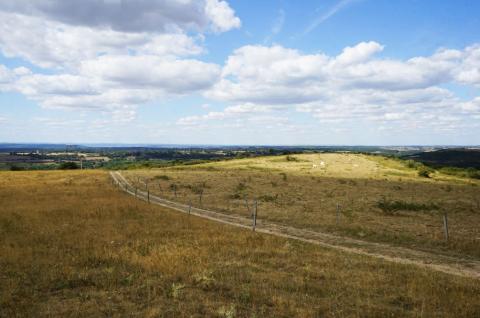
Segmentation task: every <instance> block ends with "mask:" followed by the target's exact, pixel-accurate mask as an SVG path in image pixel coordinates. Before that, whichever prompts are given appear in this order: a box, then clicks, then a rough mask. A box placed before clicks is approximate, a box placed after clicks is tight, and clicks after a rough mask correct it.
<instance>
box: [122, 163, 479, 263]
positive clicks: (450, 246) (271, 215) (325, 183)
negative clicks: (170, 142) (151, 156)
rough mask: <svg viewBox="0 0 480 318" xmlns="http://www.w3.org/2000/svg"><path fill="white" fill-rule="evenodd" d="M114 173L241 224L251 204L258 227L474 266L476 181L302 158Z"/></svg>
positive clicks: (393, 166) (398, 167) (476, 253)
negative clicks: (430, 254)
mask: <svg viewBox="0 0 480 318" xmlns="http://www.w3.org/2000/svg"><path fill="white" fill-rule="evenodd" d="M122 173H123V175H124V176H126V177H127V178H128V179H129V181H130V182H131V183H132V184H135V185H136V186H138V187H139V188H141V189H145V187H148V189H149V190H150V191H151V192H152V193H154V194H156V195H159V196H161V197H165V198H167V199H170V200H174V201H178V202H182V203H186V204H188V203H189V202H192V204H193V205H194V206H202V207H204V208H207V209H211V210H215V211H221V212H224V213H232V214H238V215H243V216H248V215H250V211H249V209H247V205H246V201H245V199H246V200H247V201H248V202H249V204H250V207H251V204H252V200H253V198H257V199H258V204H259V208H258V217H259V219H265V220H269V221H272V222H277V223H279V224H284V225H289V226H295V227H299V228H308V229H312V230H318V231H324V232H329V233H336V234H340V235H346V236H349V237H354V238H359V239H363V240H369V241H375V242H387V243H392V244H395V245H402V246H408V247H413V248H415V249H423V250H429V251H434V252H441V253H444V254H452V255H457V256H459V255H461V256H465V257H472V258H474V259H479V258H480V183H479V181H478V180H470V179H462V178H458V177H453V176H449V175H442V174H439V173H435V174H433V175H432V177H431V178H422V177H419V176H418V172H417V170H415V169H412V168H407V167H406V166H405V164H404V163H402V162H400V161H397V160H393V159H387V158H385V157H380V156H367V155H356V154H304V155H295V156H288V157H287V156H278V157H261V158H254V159H241V160H231V161H223V162H215V163H207V164H200V165H192V166H177V167H171V168H164V169H150V170H131V171H125V172H122ZM200 196H201V202H200ZM337 204H339V206H340V213H339V219H338V222H337V212H336V211H337ZM444 213H447V215H448V220H449V232H450V238H449V241H448V242H446V241H445V239H444V231H443V215H444Z"/></svg>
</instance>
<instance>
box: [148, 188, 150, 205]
mask: <svg viewBox="0 0 480 318" xmlns="http://www.w3.org/2000/svg"><path fill="white" fill-rule="evenodd" d="M147 201H148V203H150V190H147Z"/></svg>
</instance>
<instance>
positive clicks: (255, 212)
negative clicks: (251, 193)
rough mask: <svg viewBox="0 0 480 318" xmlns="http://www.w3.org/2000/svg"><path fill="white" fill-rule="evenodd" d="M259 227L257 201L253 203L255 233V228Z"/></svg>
mask: <svg viewBox="0 0 480 318" xmlns="http://www.w3.org/2000/svg"><path fill="white" fill-rule="evenodd" d="M256 226H257V199H255V201H254V203H253V228H252V230H253V232H255V227H256Z"/></svg>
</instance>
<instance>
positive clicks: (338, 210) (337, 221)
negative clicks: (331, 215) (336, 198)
mask: <svg viewBox="0 0 480 318" xmlns="http://www.w3.org/2000/svg"><path fill="white" fill-rule="evenodd" d="M339 222H340V204H338V203H337V219H336V223H337V225H338V223H339Z"/></svg>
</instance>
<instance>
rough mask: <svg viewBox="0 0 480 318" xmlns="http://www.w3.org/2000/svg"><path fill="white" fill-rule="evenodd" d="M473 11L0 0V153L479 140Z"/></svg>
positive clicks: (412, 3)
mask: <svg viewBox="0 0 480 318" xmlns="http://www.w3.org/2000/svg"><path fill="white" fill-rule="evenodd" d="M479 30H480V2H479V1H470V0H442V1H438V0H402V1H390V0H316V1H313V0H312V1H310V0H302V1H298V0H296V1H294V0H291V1H289V0H276V1H273V0H272V1H269V0H262V1H253V0H228V1H224V0H163V1H161V0H136V1H135V0H84V1H76V0H35V1H32V0H2V1H0V142H28V143H34V142H35V143H40V142H45V143H76V144H82V143H84V144H85V143H88V144H91V143H126V144H132V143H137V144H210V145H214V144H218V145H228V144H236V145H239V144H241V145H247V144H248V145H266V144H268V145H478V144H480V137H479V136H480V31H479Z"/></svg>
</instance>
